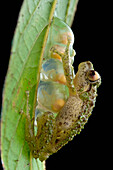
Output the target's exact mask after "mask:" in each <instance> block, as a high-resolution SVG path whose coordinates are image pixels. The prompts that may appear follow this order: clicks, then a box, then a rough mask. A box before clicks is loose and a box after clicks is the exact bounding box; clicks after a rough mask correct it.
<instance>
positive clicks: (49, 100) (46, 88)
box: [37, 81, 69, 112]
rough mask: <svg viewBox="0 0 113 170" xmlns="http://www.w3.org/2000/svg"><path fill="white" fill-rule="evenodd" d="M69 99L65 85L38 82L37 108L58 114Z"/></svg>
mask: <svg viewBox="0 0 113 170" xmlns="http://www.w3.org/2000/svg"><path fill="white" fill-rule="evenodd" d="M68 97H69V90H68V87H67V86H66V85H62V84H59V83H57V82H51V81H47V82H45V81H40V83H39V87H38V94H37V100H38V104H39V107H40V108H42V109H44V111H51V112H58V111H59V110H60V109H61V108H62V107H63V106H64V104H65V102H66V100H67V99H68Z"/></svg>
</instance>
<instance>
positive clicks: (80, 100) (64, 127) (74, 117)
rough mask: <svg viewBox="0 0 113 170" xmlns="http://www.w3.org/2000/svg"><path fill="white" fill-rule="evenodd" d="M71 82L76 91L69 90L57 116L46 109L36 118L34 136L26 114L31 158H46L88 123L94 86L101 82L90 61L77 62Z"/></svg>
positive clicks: (95, 88)
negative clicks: (45, 111)
mask: <svg viewBox="0 0 113 170" xmlns="http://www.w3.org/2000/svg"><path fill="white" fill-rule="evenodd" d="M73 83H74V88H75V89H76V93H75V91H74V93H72V92H71V93H70V97H69V98H68V100H67V102H66V103H65V105H64V107H63V108H62V109H61V110H60V112H59V113H58V115H57V116H55V115H54V114H53V113H50V112H47V113H44V114H42V115H40V116H39V117H38V118H37V124H38V127H37V128H38V131H37V134H36V136H35V135H34V130H33V128H32V125H31V123H30V118H29V117H28V116H27V117H26V140H27V142H28V144H29V147H30V150H31V151H32V154H33V157H34V158H39V159H40V160H41V161H44V160H46V159H47V158H48V157H49V156H50V155H51V154H53V153H55V152H57V151H58V150H59V149H60V148H61V147H62V146H64V145H65V144H66V143H67V142H68V141H70V140H72V139H73V137H74V136H75V135H76V134H79V133H80V131H81V129H83V128H84V125H85V124H86V123H87V121H88V118H89V116H90V115H91V112H92V109H93V107H94V106H95V101H96V96H97V87H98V86H99V85H100V83H101V78H100V76H99V74H98V73H97V72H96V71H94V69H93V65H92V63H91V62H89V61H87V62H83V63H81V64H80V65H79V67H78V72H77V74H76V76H75V79H74V81H73Z"/></svg>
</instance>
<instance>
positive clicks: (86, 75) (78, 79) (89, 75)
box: [74, 61, 101, 91]
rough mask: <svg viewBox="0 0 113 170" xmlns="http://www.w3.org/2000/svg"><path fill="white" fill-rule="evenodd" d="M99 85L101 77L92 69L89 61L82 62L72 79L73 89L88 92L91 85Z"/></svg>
mask: <svg viewBox="0 0 113 170" xmlns="http://www.w3.org/2000/svg"><path fill="white" fill-rule="evenodd" d="M100 83H101V77H100V75H99V74H98V72H96V71H95V70H94V68H93V64H92V63H91V62H90V61H86V62H82V63H80V64H79V66H78V72H77V74H76V76H75V79H74V84H75V88H76V89H77V91H88V90H89V88H90V87H91V85H96V86H97V87H98V86H99V85H100Z"/></svg>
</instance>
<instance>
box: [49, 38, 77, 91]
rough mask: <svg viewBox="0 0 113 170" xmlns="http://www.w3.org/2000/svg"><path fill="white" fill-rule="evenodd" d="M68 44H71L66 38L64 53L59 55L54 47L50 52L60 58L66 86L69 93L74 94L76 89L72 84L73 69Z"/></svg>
mask: <svg viewBox="0 0 113 170" xmlns="http://www.w3.org/2000/svg"><path fill="white" fill-rule="evenodd" d="M70 44H71V41H70V38H68V43H67V45H66V49H65V52H64V53H60V52H59V51H58V50H57V49H56V48H55V47H52V48H51V49H50V51H51V52H53V53H57V54H58V55H60V56H61V58H62V63H63V68H64V74H65V77H66V81H67V86H68V87H69V90H70V93H71V94H75V93H76V89H75V86H74V83H73V78H74V74H73V72H74V69H73V66H72V65H71V56H70ZM73 55H74V52H73Z"/></svg>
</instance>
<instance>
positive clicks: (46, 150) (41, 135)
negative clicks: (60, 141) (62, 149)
mask: <svg viewBox="0 0 113 170" xmlns="http://www.w3.org/2000/svg"><path fill="white" fill-rule="evenodd" d="M54 125H55V117H54V115H53V113H51V112H44V113H42V114H40V115H39V116H37V134H36V136H35V141H36V146H37V150H38V149H40V152H39V154H38V157H39V159H40V160H41V161H43V160H46V159H47V158H48V157H49V156H50V155H51V154H52V153H53V152H54V151H53V150H52V147H51V146H52V141H53V133H54V132H55V131H54V130H55V129H53V126H54Z"/></svg>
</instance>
